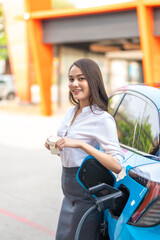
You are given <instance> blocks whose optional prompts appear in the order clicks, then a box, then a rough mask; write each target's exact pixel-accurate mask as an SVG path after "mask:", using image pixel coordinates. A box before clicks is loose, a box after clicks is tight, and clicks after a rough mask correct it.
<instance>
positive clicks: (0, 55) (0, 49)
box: [0, 6, 8, 59]
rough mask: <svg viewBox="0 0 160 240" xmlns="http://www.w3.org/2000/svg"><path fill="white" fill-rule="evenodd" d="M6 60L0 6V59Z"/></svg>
mask: <svg viewBox="0 0 160 240" xmlns="http://www.w3.org/2000/svg"><path fill="white" fill-rule="evenodd" d="M7 58H8V51H7V42H6V35H5V32H4V25H3V16H2V8H1V6H0V59H7Z"/></svg>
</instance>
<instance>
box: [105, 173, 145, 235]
mask: <svg viewBox="0 0 160 240" xmlns="http://www.w3.org/2000/svg"><path fill="white" fill-rule="evenodd" d="M120 185H125V186H126V187H127V189H128V190H129V191H130V195H129V199H128V201H127V203H126V205H125V207H124V209H123V211H122V213H121V215H120V217H119V218H118V220H114V221H113V219H114V218H113V217H112V216H111V214H110V213H108V227H109V229H110V228H112V229H113V228H114V230H113V231H112V232H113V233H114V234H113V235H112V236H111V235H110V239H118V236H119V235H120V234H121V231H122V230H123V228H125V226H126V224H127V222H128V220H129V219H130V217H131V216H132V214H133V213H134V211H135V210H136V208H137V207H138V205H139V203H140V202H141V201H142V199H143V197H144V196H145V194H146V193H147V188H145V187H144V186H142V185H141V184H139V183H137V182H136V181H135V180H133V179H132V178H131V177H129V175H128V173H127V175H126V176H125V177H124V178H123V179H121V180H120V181H118V182H117V183H116V184H115V187H116V188H118V187H119V186H120ZM133 187H134V191H131V190H132V189H133Z"/></svg>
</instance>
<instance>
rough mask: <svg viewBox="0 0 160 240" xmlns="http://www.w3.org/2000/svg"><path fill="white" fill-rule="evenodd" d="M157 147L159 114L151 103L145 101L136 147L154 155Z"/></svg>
mask: <svg viewBox="0 0 160 240" xmlns="http://www.w3.org/2000/svg"><path fill="white" fill-rule="evenodd" d="M158 148H159V116H158V110H157V108H156V107H155V106H154V104H153V103H151V102H150V103H147V105H146V108H145V111H144V115H143V119H142V124H141V131H140V137H139V144H138V149H139V150H140V151H143V152H145V153H150V154H153V155H155V154H156V152H157V151H158Z"/></svg>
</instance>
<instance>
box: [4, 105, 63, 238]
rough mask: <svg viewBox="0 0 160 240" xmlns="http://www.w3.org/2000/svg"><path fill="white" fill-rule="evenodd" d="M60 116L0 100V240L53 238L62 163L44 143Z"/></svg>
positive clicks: (60, 194) (58, 208) (53, 131)
mask: <svg viewBox="0 0 160 240" xmlns="http://www.w3.org/2000/svg"><path fill="white" fill-rule="evenodd" d="M66 110H67V109H66ZM59 112H60V110H59ZM64 114H65V112H64V110H63V111H61V112H60V114H58V113H56V114H55V115H53V116H51V117H44V116H42V115H41V112H40V106H38V105H29V104H28V105H24V104H23V105H22V104H16V103H15V102H12V103H11V102H8V103H7V102H0V169H1V171H0V179H1V180H0V196H1V197H0V222H1V224H0V235H1V237H0V239H1V240H12V239H13V240H37V239H39V240H46V239H47V240H53V239H54V236H55V231H56V226H57V221H58V215H59V211H60V206H61V201H62V191H61V161H60V158H59V157H58V156H57V155H53V154H51V153H50V152H49V151H48V150H47V149H46V148H45V147H44V142H45V140H46V138H47V137H48V136H50V135H56V132H57V129H58V127H59V124H60V122H61V120H62V117H63V115H64Z"/></svg>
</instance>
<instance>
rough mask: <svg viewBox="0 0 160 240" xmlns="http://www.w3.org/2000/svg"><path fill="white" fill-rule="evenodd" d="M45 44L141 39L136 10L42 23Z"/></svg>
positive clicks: (44, 21) (51, 20) (50, 20)
mask: <svg viewBox="0 0 160 240" xmlns="http://www.w3.org/2000/svg"><path fill="white" fill-rule="evenodd" d="M42 27H43V42H44V43H54V44H60V43H63V44H64V43H69V42H70V43H76V42H95V41H98V40H105V39H118V38H134V37H139V30H138V20H137V13H136V10H131V11H121V12H112V13H105V14H97V15H89V16H83V17H82V16H81V17H70V18H60V19H49V20H43V21H42Z"/></svg>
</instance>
